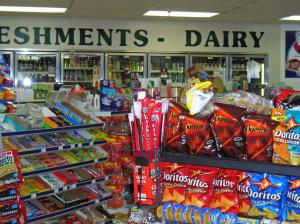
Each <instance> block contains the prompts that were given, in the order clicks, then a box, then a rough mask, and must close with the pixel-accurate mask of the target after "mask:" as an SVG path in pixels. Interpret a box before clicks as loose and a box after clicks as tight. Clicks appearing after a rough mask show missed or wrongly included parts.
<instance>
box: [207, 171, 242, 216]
mask: <svg viewBox="0 0 300 224" xmlns="http://www.w3.org/2000/svg"><path fill="white" fill-rule="evenodd" d="M236 172H237V171H236V170H229V169H223V170H221V171H220V172H219V174H218V175H217V176H216V178H215V180H214V193H213V198H212V202H211V204H210V208H211V209H220V210H221V211H222V212H231V213H234V214H237V213H238V211H239V201H238V194H237V174H236Z"/></svg>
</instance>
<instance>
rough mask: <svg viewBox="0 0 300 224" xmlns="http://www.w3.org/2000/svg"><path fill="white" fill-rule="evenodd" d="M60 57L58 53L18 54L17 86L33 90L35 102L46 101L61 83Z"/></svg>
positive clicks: (16, 62) (16, 59) (16, 60)
mask: <svg viewBox="0 0 300 224" xmlns="http://www.w3.org/2000/svg"><path fill="white" fill-rule="evenodd" d="M58 57H59V54H58V52H27V51H26V52H16V58H15V65H16V71H15V73H16V74H15V82H16V86H17V87H18V88H24V89H33V97H32V98H33V100H44V99H45V98H46V96H47V94H48V93H49V92H50V91H53V88H54V84H55V83H57V82H58V81H59V59H58Z"/></svg>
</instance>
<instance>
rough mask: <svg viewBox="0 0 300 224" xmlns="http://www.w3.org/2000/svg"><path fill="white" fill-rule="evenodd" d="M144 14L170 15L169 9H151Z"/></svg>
mask: <svg viewBox="0 0 300 224" xmlns="http://www.w3.org/2000/svg"><path fill="white" fill-rule="evenodd" d="M144 16H169V12H168V11H155V10H149V11H148V12H146V13H145V14H144Z"/></svg>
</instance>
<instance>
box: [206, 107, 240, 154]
mask: <svg viewBox="0 0 300 224" xmlns="http://www.w3.org/2000/svg"><path fill="white" fill-rule="evenodd" d="M215 106H216V108H215V112H214V113H213V116H212V119H211V123H212V128H213V132H214V134H215V137H216V139H217V141H218V142H219V144H220V149H221V151H222V152H223V153H224V154H225V155H226V156H229V157H231V158H237V159H246V144H245V137H244V126H243V122H242V120H241V118H242V116H243V115H244V113H245V109H243V108H241V107H236V106H232V105H227V104H220V103H216V104H215Z"/></svg>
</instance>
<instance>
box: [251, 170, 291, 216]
mask: <svg viewBox="0 0 300 224" xmlns="http://www.w3.org/2000/svg"><path fill="white" fill-rule="evenodd" d="M248 175H249V176H250V182H251V184H250V194H249V199H250V201H251V207H250V209H249V212H248V215H249V216H253V217H264V218H268V219H281V220H285V218H286V210H285V209H282V208H283V206H284V205H285V201H286V192H287V188H288V178H287V177H286V176H278V175H272V174H266V173H264V174H258V173H248Z"/></svg>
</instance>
